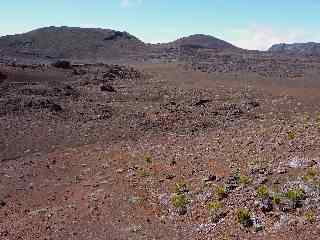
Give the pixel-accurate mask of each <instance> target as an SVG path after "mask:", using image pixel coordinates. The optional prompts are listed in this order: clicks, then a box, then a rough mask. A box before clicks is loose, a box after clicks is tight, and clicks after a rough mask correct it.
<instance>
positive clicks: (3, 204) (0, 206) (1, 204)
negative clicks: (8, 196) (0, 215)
mask: <svg viewBox="0 0 320 240" xmlns="http://www.w3.org/2000/svg"><path fill="white" fill-rule="evenodd" d="M6 205H7V203H6V202H5V201H3V200H0V208H2V207H5V206H6Z"/></svg>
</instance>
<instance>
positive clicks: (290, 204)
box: [279, 199, 296, 212]
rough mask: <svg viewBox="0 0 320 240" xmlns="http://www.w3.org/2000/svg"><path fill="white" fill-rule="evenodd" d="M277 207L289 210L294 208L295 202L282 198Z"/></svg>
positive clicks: (284, 210) (283, 210)
mask: <svg viewBox="0 0 320 240" xmlns="http://www.w3.org/2000/svg"><path fill="white" fill-rule="evenodd" d="M279 209H280V210H281V211H282V212H289V211H290V210H294V209H296V204H295V202H293V201H290V200H288V199H283V200H281V202H280V204H279Z"/></svg>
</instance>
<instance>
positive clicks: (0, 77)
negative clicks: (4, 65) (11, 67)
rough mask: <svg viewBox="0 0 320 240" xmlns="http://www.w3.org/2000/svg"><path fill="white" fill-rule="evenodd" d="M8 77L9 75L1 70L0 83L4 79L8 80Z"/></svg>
mask: <svg viewBox="0 0 320 240" xmlns="http://www.w3.org/2000/svg"><path fill="white" fill-rule="evenodd" d="M7 77H8V76H7V75H6V74H4V73H2V72H0V83H1V82H2V81H3V80H6V79H7Z"/></svg>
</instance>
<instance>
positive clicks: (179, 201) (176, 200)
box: [171, 194, 189, 208]
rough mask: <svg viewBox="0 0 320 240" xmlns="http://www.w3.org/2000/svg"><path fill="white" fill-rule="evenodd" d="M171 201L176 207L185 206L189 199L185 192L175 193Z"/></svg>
mask: <svg viewBox="0 0 320 240" xmlns="http://www.w3.org/2000/svg"><path fill="white" fill-rule="evenodd" d="M171 203H172V205H173V206H174V207H175V208H185V207H186V206H187V204H188V203H189V200H188V198H187V197H186V196H185V195H184V194H174V195H173V196H172V198H171Z"/></svg>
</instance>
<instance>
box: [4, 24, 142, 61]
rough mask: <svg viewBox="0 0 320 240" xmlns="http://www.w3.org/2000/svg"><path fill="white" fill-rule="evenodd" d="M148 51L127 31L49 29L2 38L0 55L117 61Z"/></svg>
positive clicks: (69, 28) (70, 28)
mask: <svg viewBox="0 0 320 240" xmlns="http://www.w3.org/2000/svg"><path fill="white" fill-rule="evenodd" d="M146 48H147V47H146V45H145V44H144V43H143V42H142V41H140V40H139V39H137V38H136V37H134V36H132V35H130V34H129V33H127V32H119V31H114V30H108V29H99V28H78V27H46V28H40V29H37V30H34V31H31V32H28V33H25V34H17V35H11V36H5V37H1V38H0V54H1V55H9V56H17V57H21V56H24V57H42V58H69V59H96V60H98V59H114V58H121V57H123V56H128V55H131V54H137V53H140V52H143V51H145V50H146Z"/></svg>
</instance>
